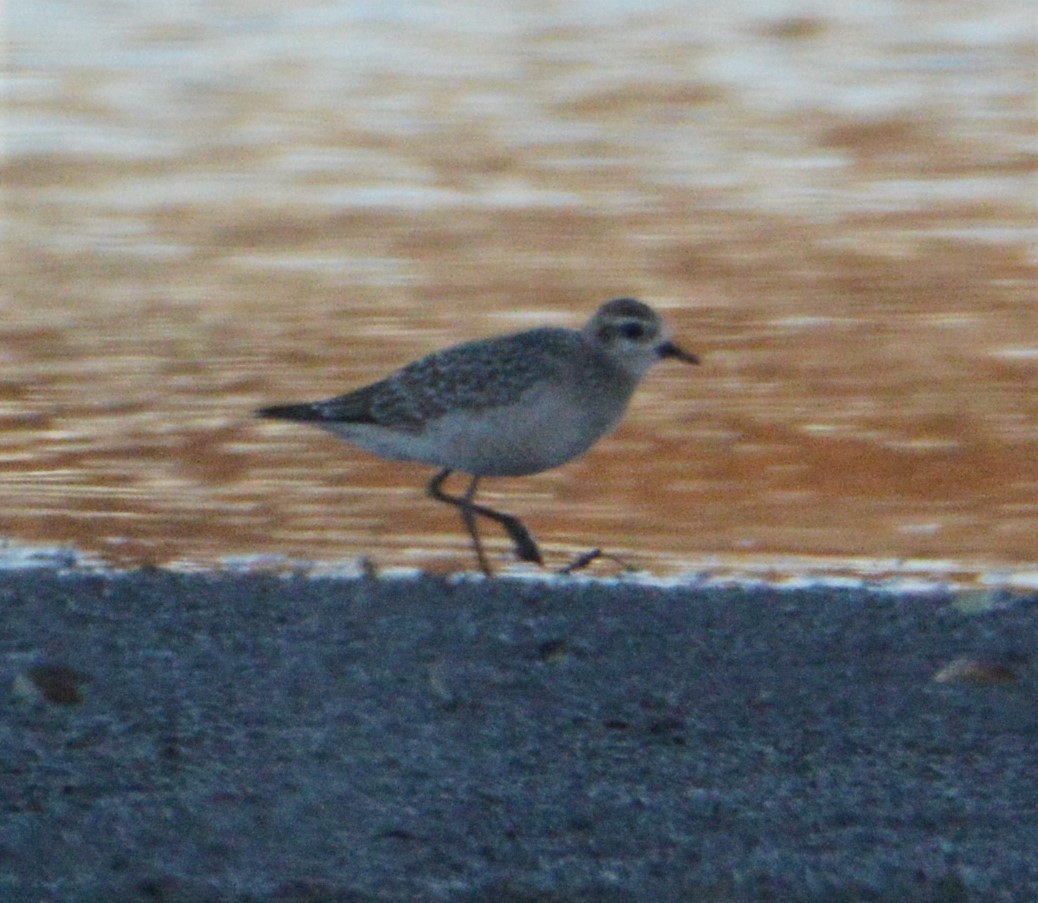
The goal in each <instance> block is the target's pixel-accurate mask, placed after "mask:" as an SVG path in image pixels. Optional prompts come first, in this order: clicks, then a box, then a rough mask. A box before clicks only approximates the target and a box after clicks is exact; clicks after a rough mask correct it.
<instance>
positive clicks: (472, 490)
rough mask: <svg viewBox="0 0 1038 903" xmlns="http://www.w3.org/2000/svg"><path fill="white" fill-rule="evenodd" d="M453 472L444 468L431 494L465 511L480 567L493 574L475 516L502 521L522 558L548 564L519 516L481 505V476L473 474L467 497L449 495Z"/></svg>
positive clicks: (467, 525) (434, 481)
mask: <svg viewBox="0 0 1038 903" xmlns="http://www.w3.org/2000/svg"><path fill="white" fill-rule="evenodd" d="M450 475H451V471H450V470H449V469H448V470H441V471H440V472H439V473H438V474H436V476H434V477H433V478H432V479H431V480H430V481H429V485H428V487H427V490H426V491H427V492H428V493H429V495H430V496H431V497H432V498H434V499H436V500H437V501H438V502H446V503H447V504H448V505H453V506H454V507H455V508H458V509H459V510H460V511H461V516H462V519H463V520H464V521H465V527H466V528H467V529H468V531H469V535H470V536H471V537H472V543H473V545H474V546H475V548H476V557H477V558H478V559H479V567H480V570H482V571H483V573H484V574H486V575H487V576H488V577H489V576H491V571H490V565H489V563H488V562H487V558H486V554H485V553H484V552H483V544H482V543H481V542H480V539H479V533H478V531H477V530H476V518H475V515H477V514H478V515H480V516H481V517H486V518H489V519H490V520H492V521H494V522H495V523H498V524H500V525H501V526H502V527H504V529H505V532H506V533H508V536H509V538H510V539H511V540H512V545H513V546H514V547H515V554H516V556H517V557H518V558H519V559H520V560H521V561H532V562H534V563H535V564H544V559H542V558H541V550H540V549H538V548H537V543H535V542H534V541H533V537H532V536H530V533H529V531H528V530H527V529H526V527H524V526H523V524H522V522H521V521H520V520H519V519H518V518H517V517H512V515H510V514H502V513H501V512H500V511H495V510H494V509H493V508H487V507H485V506H483V505H477V504H476V503H475V502H474V501H473V499H474V498H475V496H476V487H477V485H478V484H479V477H473V478H472V482H471V483H469V488H468V489H467V490H466V491H465V495H464V496H460V497H459V496H456V495H447V493H445V492H444V491H443V490H442V488H441V487H442V486H443V481H444V480H446V479H447V477H449V476H450Z"/></svg>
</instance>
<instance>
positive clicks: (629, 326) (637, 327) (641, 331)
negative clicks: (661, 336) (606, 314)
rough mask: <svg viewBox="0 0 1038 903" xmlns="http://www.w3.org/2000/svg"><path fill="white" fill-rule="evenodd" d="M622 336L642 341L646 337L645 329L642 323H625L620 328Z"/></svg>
mask: <svg viewBox="0 0 1038 903" xmlns="http://www.w3.org/2000/svg"><path fill="white" fill-rule="evenodd" d="M620 335H622V336H623V337H624V338H625V339H640V338H641V337H642V336H643V335H645V327H644V326H642V324H641V323H624V325H623V326H621V327H620Z"/></svg>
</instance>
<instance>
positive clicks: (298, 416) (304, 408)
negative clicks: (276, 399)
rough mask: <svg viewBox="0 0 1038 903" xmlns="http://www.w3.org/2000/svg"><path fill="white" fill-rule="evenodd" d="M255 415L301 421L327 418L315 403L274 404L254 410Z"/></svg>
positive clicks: (272, 418)
mask: <svg viewBox="0 0 1038 903" xmlns="http://www.w3.org/2000/svg"><path fill="white" fill-rule="evenodd" d="M256 416H257V417H267V418H270V419H271V420H295V421H298V422H301V423H305V422H308V421H310V422H312V421H320V420H327V419H328V417H327V414H325V413H324V412H323V411H322V410H321V408H320V407H319V406H318V405H316V404H308V403H303V404H275V405H271V406H270V407H268V408H260V409H259V410H258V411H256Z"/></svg>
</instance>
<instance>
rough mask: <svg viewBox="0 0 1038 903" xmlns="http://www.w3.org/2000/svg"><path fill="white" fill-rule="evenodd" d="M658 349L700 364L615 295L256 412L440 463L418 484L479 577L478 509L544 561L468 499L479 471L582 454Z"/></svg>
mask: <svg viewBox="0 0 1038 903" xmlns="http://www.w3.org/2000/svg"><path fill="white" fill-rule="evenodd" d="M665 358H675V359H676V360H679V361H684V362H685V363H688V364H697V363H699V359H698V358H697V357H696V356H695V355H694V354H690V353H689V352H687V351H684V350H682V349H681V348H679V347H678V346H677V345H675V344H674V343H673V342H672V341H671V340H670V338H669V336H668V334H667V331H666V328H665V327H664V325H663V321H662V320H661V319H660V317H659V315H658V314H657V313H656V312H655V311H654V310H653V309H652V308H651V307H649V306H648V305H647V304H643V303H642V302H641V301H636V300H635V299H633V298H617V299H616V300H613V301H608V302H606V303H605V304H603V305H602V306H601V307H600V308H599V309H598V310H597V311H596V313H595V315H594V316H593V317H592V318H591V319H590V320H588V322H587V323H586V324H585V325H584V327H583V328H582V329H579V330H577V329H565V328H560V327H547V326H546V327H541V328H538V329H530V330H527V331H525V332H516V333H511V334H509V335H503V336H497V337H494V338H488V339H481V340H477V341H473V342H464V343H463V344H460V345H455V346H453V347H451V348H447V349H444V350H443V351H436V352H434V353H432V354H430V355H428V356H426V357H423V358H420V359H419V360H416V361H414V362H413V363H410V364H408V365H407V366H405V367H403V368H401V369H400V370H397V371H396V372H395V373H392V374H391V375H389V376H387V377H386V378H385V379H383V380H380V381H379V382H376V383H372V384H371V385H367V386H363V387H361V388H359V389H355V390H354V391H352V392H347V393H346V394H345V395H337V396H335V397H334V398H328V399H325V400H323V401H314V402H303V403H298V404H282V405H273V406H271V407H265V408H261V409H260V410H258V411H257V412H256V413H257V414H258V415H259V416H260V417H269V418H273V419H278V420H291V421H296V422H300V423H308V424H311V425H313V426H318V427H321V428H322V429H325V430H328V431H330V432H332V433H335V434H336V435H337V436H340V437H342V438H343V439H345V440H347V441H348V442H350V443H352V444H353V445H356V446H359V447H360V448H363V449H366V450H367V451H370V452H373V453H374V454H376V455H378V456H380V457H382V458H387V459H390V460H394V461H418V462H421V463H423V464H432V465H434V466H436V467H438V468H440V470H439V471H438V472H437V474H436V475H435V476H434V477H433V478H432V480H430V482H429V484H428V486H427V488H426V489H427V492H428V494H429V495H430V496H431V497H432V498H434V499H436V500H437V501H440V502H446V503H447V504H448V505H453V506H454V507H455V508H457V509H458V510H459V511H460V512H461V517H462V520H463V521H464V524H465V527H466V529H467V530H468V533H469V536H471V537H472V544H473V547H474V549H475V552H476V558H477V561H478V563H479V567H480V569H481V570H482V571H483V573H484V574H486V575H487V576H488V577H489V576H492V574H493V571H492V570H491V568H490V563H489V561H488V559H487V556H486V553H485V552H484V550H483V543H482V542H481V540H480V537H479V531H478V529H477V524H476V517H477V516H479V517H484V518H487V519H489V520H492V521H494V522H496V523H498V524H500V525H501V526H502V527H503V528H504V530H505V531H506V532H507V533H508V535H509V537H510V538H511V540H512V543H513V545H514V547H515V552H516V555H517V556H518V557H519V558H520V559H521V560H523V561H531V562H535V563H537V564H543V563H544V562H543V558H542V556H541V552H540V549H539V548H538V547H537V543H536V542H534V540H533V537H532V536H530V533H529V531H528V530H527V529H526V527H525V526H523V524H522V522H521V521H520V520H519V519H518V518H516V517H513V516H512V515H510V514H504V513H502V512H500V511H495V510H494V509H492V508H487V507H486V506H484V505H478V504H476V502H475V497H476V488H477V486H478V485H479V481H480V479H481V478H482V477H495V476H525V475H527V474H533V473H540V472H541V471H543V470H550V469H551V468H553V467H558V466H559V465H560V464H565V463H566V462H567V461H572V460H573V459H574V458H577V457H579V456H580V455H582V454H584V453H585V452H586V451H587V450H588V449H589V448H591V446H592V445H594V444H595V443H596V442H597V441H598V440H599V439H601V438H602V437H603V436H604V435H606V434H607V433H609V432H610V431H611V430H612V429H613V428H614V427H615V426H616V425H617V423H618V422H619V421H620V418H621V417H622V416H623V413H624V410H625V408H626V407H627V402H628V401H629V400H630V398H631V395H632V393H633V392H634V390H635V388H636V387H637V386H638V383H639V382H641V379H642V377H644V376H645V374H646V373H647V372H648V371H649V368H650V367H652V365H653V364H655V363H656V362H657V361H659V360H662V359H665ZM455 471H460V472H462V473H466V474H469V475H470V476H471V480H470V481H469V484H468V488H467V489H466V490H465V493H464V494H463V495H460V496H455V495H448V494H447V493H446V492H444V491H443V484H444V481H445V480H446V479H447V477H449V476H450V475H451V474H452V473H453V472H455Z"/></svg>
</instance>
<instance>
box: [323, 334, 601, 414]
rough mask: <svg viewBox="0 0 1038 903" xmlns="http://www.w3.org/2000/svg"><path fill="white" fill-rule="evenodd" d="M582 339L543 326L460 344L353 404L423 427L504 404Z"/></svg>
mask: <svg viewBox="0 0 1038 903" xmlns="http://www.w3.org/2000/svg"><path fill="white" fill-rule="evenodd" d="M580 342H581V339H580V335H579V333H576V332H572V331H571V330H568V329H552V328H543V329H532V330H530V331H528V332H520V333H515V334H514V335H507V336H501V337H500V338H495V339H483V340H480V341H475V342H466V343H464V344H461V345H455V346H454V347H452V348H447V349H445V350H444V351H437V352H435V353H434V354H430V355H428V356H427V357H423V358H420V359H419V360H417V361H415V362H414V363H412V364H408V365H407V366H406V367H404V368H403V369H401V370H399V371H398V372H397V373H394V374H393V375H392V376H390V377H388V378H387V379H384V380H382V381H381V382H378V383H375V384H374V385H373V386H369V387H368V391H370V395H368V396H367V397H365V398H363V399H358V400H357V401H356V402H353V401H351V402H350V405H351V407H352V406H353V405H358V406H362V405H363V404H366V405H367V406H368V407H367V411H366V413H367V415H368V416H370V418H371V419H372V421H373V422H375V423H380V424H383V425H385V426H391V427H396V428H398V429H418V428H420V426H421V424H422V423H424V422H426V421H428V420H433V419H435V418H437V417H439V416H441V415H442V414H444V413H446V412H447V411H451V410H465V411H479V410H484V409H486V408H493V407H499V406H501V405H505V404H508V403H510V402H512V401H515V400H516V399H518V398H519V397H520V396H521V395H522V394H523V393H524V392H525V391H526V390H527V389H529V388H530V387H531V386H532V385H534V384H535V383H537V382H538V381H541V380H545V379H551V378H552V377H553V376H554V375H555V374H556V373H558V372H559V370H560V369H562V368H563V367H565V366H567V365H568V363H569V362H570V361H571V360H572V357H573V355H574V353H575V352H576V351H577V350H578V349H579V347H580ZM364 391H365V390H361V392H364ZM357 394H359V393H353V395H357ZM349 398H350V396H344V398H343V399H342V400H343V401H344V402H345V401H346V400H347V399H349Z"/></svg>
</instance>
